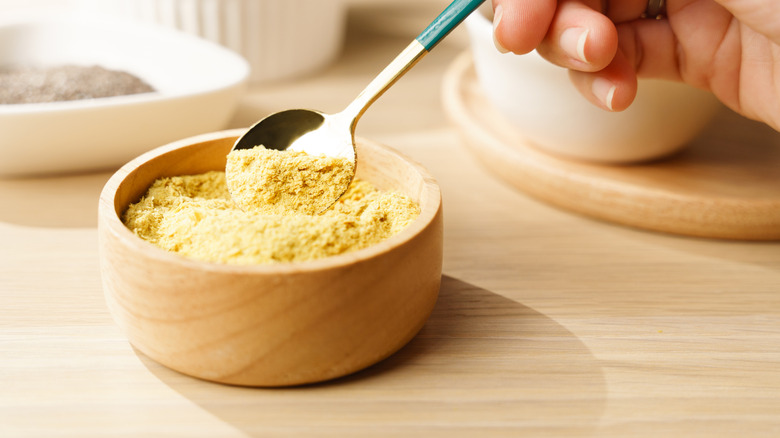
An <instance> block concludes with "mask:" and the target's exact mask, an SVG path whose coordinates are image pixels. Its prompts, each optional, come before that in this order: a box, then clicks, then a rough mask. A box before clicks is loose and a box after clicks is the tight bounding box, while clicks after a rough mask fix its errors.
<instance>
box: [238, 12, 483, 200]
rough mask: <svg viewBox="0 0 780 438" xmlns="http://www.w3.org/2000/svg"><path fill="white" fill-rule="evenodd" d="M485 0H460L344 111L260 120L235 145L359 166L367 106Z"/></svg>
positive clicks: (296, 111) (302, 111) (296, 112)
mask: <svg viewBox="0 0 780 438" xmlns="http://www.w3.org/2000/svg"><path fill="white" fill-rule="evenodd" d="M484 1H485V0H455V1H453V2H452V3H450V5H449V6H447V8H445V9H444V11H443V12H442V13H441V14H440V15H439V16H438V17H437V18H436V19H435V20H434V21H433V22H432V23H431V24H430V25H429V26H428V27H427V28H426V29H425V30H423V32H422V33H421V34H420V35H419V36H417V38H416V39H415V40H414V41H412V43H411V44H410V45H409V46H407V47H406V49H404V50H403V51H402V52H401V53H400V54H399V55H398V56H397V57H396V58H395V59H394V60H393V61H392V62H391V63H390V64H389V65H388V66H387V67H385V69H384V70H382V72H380V73H379V75H378V76H377V77H376V78H374V80H373V81H371V83H369V84H368V86H367V87H366V88H365V89H364V90H363V91H362V92H361V93H360V94H359V95H358V97H357V98H356V99H355V100H354V101H352V103H351V104H350V105H349V106H348V107H347V108H346V109H344V111H342V112H340V113H337V114H333V115H329V114H324V113H321V112H319V111H314V110H306V109H292V110H285V111H281V112H278V113H274V114H271V115H270V116H268V117H266V118H264V119H262V120H260V121H259V122H258V123H256V124H255V125H254V126H252V127H251V128H249V130H248V131H247V132H246V133H244V135H242V136H241V137H240V138H239V139H238V140H237V141H236V143H235V145H234V146H233V150H236V149H252V148H254V147H256V146H260V145H262V146H263V147H265V148H267V149H276V150H282V151H284V150H290V151H302V152H306V153H307V154H309V155H325V156H329V157H334V158H342V157H343V158H346V159H348V160H349V161H350V162H351V163H352V166H353V172H352V175H354V174H355V172H354V170H355V169H354V168H355V166H356V163H357V155H356V153H355V127H356V126H357V122H358V120H359V119H360V117H361V116H362V115H363V113H365V111H366V110H367V109H368V107H369V106H370V105H371V104H372V103H374V102H375V101H376V100H377V99H378V98H379V97H380V96H381V95H382V94H383V93H384V92H385V91H387V90H388V89H389V88H390V87H391V86H392V85H393V84H395V82H396V81H398V79H400V78H401V76H403V75H404V74H405V73H406V72H407V71H409V70H410V69H411V68H412V67H413V66H414V65H415V64H416V63H417V62H418V61H419V60H420V59H421V58H422V57H423V56H425V55H426V54H427V53H428V52H429V51H430V50H432V49H433V47H435V46H436V45H437V44H438V43H439V42H440V41H441V40H442V39H443V38H444V37H445V36H447V35H449V33H450V32H452V30H453V29H454V28H455V27H456V26H457V25H459V24H460V23H461V22H462V21H463V20H464V19H465V18H466V17H467V16H468V15H470V14H471V13H472V12H474V10H476V9H477V8H478V7H479V5H481V4H482V3H484ZM349 183H350V181H346V183H345V184H344V186H343V187H339V188H338V190H336V191H335V192H336V193H338V194H339V195H338V197H336V198H335V199H328V200H327V201H328V202H329V204H328V205H332V204H333V203H335V202H336V201H337V200H338V198H339V197H341V195H343V194H344V192H346V191H347V187H348V186H349Z"/></svg>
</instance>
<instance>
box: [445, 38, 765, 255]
mask: <svg viewBox="0 0 780 438" xmlns="http://www.w3.org/2000/svg"><path fill="white" fill-rule="evenodd" d="M443 101H444V108H445V110H446V111H447V114H448V116H449V118H450V120H451V121H452V122H453V123H454V125H455V126H456V127H457V129H458V130H459V132H460V134H461V136H462V139H463V142H464V144H465V145H466V146H467V148H468V149H469V150H470V151H471V152H472V153H473V155H474V156H475V157H476V158H477V159H478V160H479V161H480V162H481V163H482V164H483V165H484V166H485V167H486V168H487V169H488V170H489V171H490V172H491V173H492V174H493V175H495V176H496V177H498V178H500V179H502V180H504V181H506V182H507V183H509V184H511V185H512V186H514V187H516V188H517V189H519V190H521V191H523V192H525V193H528V194H529V195H531V196H534V197H536V198H538V199H540V200H542V201H545V202H547V203H550V204H553V205H556V206H558V207H561V208H564V209H567V210H570V211H573V212H577V213H580V214H584V215H587V216H591V217H594V218H598V219H602V220H606V221H610V222H615V223H619V224H623V225H628V226H633V227H638V228H643V229H649V230H654V231H662V232H668V233H675V234H683V235H690V236H699V237H710V238H722V239H744V240H778V239H780V134H778V133H777V132H776V131H774V130H773V129H771V128H769V127H767V126H766V125H763V124H761V123H757V122H753V121H750V120H746V119H744V118H742V117H740V116H738V115H736V114H734V113H732V112H731V111H728V110H727V109H725V108H724V110H723V111H722V112H721V113H719V114H718V116H717V117H716V120H715V121H714V122H713V123H712V124H711V125H710V126H709V127H708V128H707V129H706V130H705V132H704V133H702V134H701V135H700V136H699V137H698V138H697V139H695V140H694V141H693V142H692V143H691V145H690V146H689V147H688V148H686V149H685V150H684V151H682V152H680V153H678V154H676V155H674V156H671V157H668V158H665V159H663V160H658V161H654V162H650V163H642V164H632V165H603V164H594V163H587V162H579V161H572V160H568V159H565V158H561V157H557V156H553V155H551V154H548V153H545V152H542V151H541V150H539V149H537V148H536V147H534V146H533V145H532V144H529V142H528V141H527V140H525V139H524V138H523V135H522V133H521V132H517V130H516V129H515V128H513V127H512V126H511V125H510V124H509V122H508V121H506V120H505V119H504V118H503V116H502V115H501V114H499V113H498V111H497V110H496V109H495V108H494V107H493V106H492V104H491V103H490V102H489V101H488V100H487V98H486V97H485V96H484V94H483V92H482V90H481V88H480V86H479V84H478V82H477V78H476V73H475V71H474V65H473V60H472V57H471V54H470V52H465V53H463V54H462V55H461V56H459V57H458V58H457V59H456V60H455V61H454V62H453V64H452V65H451V66H450V68H449V70H448V72H447V75H446V78H445V81H444V84H443Z"/></svg>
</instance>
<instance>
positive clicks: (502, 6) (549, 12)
mask: <svg viewBox="0 0 780 438" xmlns="http://www.w3.org/2000/svg"><path fill="white" fill-rule="evenodd" d="M556 7H557V1H556V0H536V1H528V0H502V1H500V2H498V1H496V2H494V10H493V41H494V42H495V44H496V47H497V48H498V49H499V50H501V51H504V52H513V53H516V54H524V53H528V52H530V51H532V50H534V49H535V48H536V47H537V46H538V45H539V44H540V43H541V42H542V40H543V39H544V37H545V35H546V34H547V29H548V28H549V27H550V23H551V22H552V18H553V16H554V15H555V9H556Z"/></svg>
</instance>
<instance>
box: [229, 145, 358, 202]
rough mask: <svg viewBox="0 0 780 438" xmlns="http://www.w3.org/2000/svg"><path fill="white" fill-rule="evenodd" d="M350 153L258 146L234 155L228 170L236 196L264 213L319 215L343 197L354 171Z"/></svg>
mask: <svg viewBox="0 0 780 438" xmlns="http://www.w3.org/2000/svg"><path fill="white" fill-rule="evenodd" d="M353 168H354V166H353V164H352V162H350V161H349V160H347V159H346V158H334V157H328V156H325V155H320V156H312V155H308V154H307V153H305V152H293V151H278V150H273V149H266V148H264V147H263V146H257V147H254V148H252V149H237V150H233V151H231V152H230V154H228V157H227V165H226V167H225V174H226V177H227V186H228V190H229V191H230V194H231V197H232V198H233V201H234V202H235V203H236V205H238V206H239V207H241V208H242V209H244V210H247V211H258V212H261V213H264V214H288V213H291V212H298V213H304V214H316V213H320V212H322V211H324V210H325V209H326V208H328V207H329V206H330V205H331V204H333V203H334V202H335V201H336V199H338V198H339V196H341V194H343V193H344V192H345V191H346V190H347V186H349V182H350V181H351V180H352V178H353V176H354V170H353Z"/></svg>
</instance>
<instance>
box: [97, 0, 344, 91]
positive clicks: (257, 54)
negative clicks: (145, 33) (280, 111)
mask: <svg viewBox="0 0 780 438" xmlns="http://www.w3.org/2000/svg"><path fill="white" fill-rule="evenodd" d="M84 1H85V3H84V5H85V6H86V8H87V9H89V10H90V11H93V12H99V13H104V14H108V15H111V16H115V17H123V18H131V19H135V20H140V21H144V22H151V23H157V24H161V25H164V26H169V27H172V28H175V29H179V30H182V31H184V32H187V33H191V34H193V35H197V36H200V37H203V38H205V39H207V40H210V41H213V42H216V43H219V44H221V45H223V46H225V47H227V48H229V49H231V50H233V51H235V52H237V53H239V54H241V55H242V56H243V57H244V58H246V59H247V60H248V61H249V64H250V65H251V66H252V73H251V76H250V79H251V80H252V81H256V82H260V81H270V80H275V79H282V78H288V77H293V76H299V75H303V74H306V73H310V72H313V71H315V70H317V69H320V68H322V67H324V66H326V65H328V64H329V63H330V62H331V61H333V60H334V59H335V58H336V56H337V55H338V54H339V53H340V51H341V48H342V46H343V40H344V32H345V29H346V9H347V8H346V6H345V5H344V4H343V3H342V2H343V0H84Z"/></svg>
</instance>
